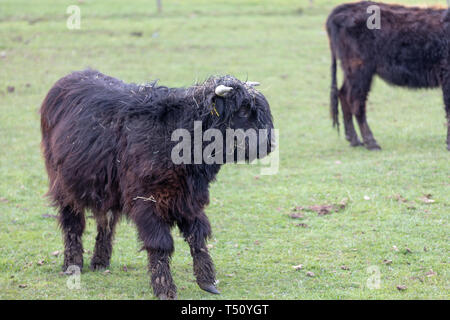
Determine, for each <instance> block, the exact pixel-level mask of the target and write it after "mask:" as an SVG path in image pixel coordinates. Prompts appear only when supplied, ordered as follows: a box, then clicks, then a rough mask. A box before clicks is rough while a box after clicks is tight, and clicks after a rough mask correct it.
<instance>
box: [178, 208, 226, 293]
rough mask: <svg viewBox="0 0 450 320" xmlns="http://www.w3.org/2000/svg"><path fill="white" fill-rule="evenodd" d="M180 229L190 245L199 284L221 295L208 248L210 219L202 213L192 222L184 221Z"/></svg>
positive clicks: (204, 288)
mask: <svg viewBox="0 0 450 320" xmlns="http://www.w3.org/2000/svg"><path fill="white" fill-rule="evenodd" d="M178 227H179V228H180V230H181V232H182V233H183V236H184V239H185V240H186V242H187V243H188V244H189V247H190V250H191V255H192V259H193V264H194V275H195V278H196V279H197V284H198V285H199V287H200V288H201V289H203V290H205V291H208V292H210V293H214V294H219V293H220V292H219V291H218V290H217V288H216V271H215V268H214V264H213V261H212V259H211V256H210V255H209V252H208V248H207V247H206V239H207V238H208V237H209V236H210V235H211V226H210V224H209V221H208V217H207V216H206V215H205V214H204V213H202V214H201V215H199V216H198V217H196V218H195V219H193V220H192V221H187V220H184V219H183V220H182V221H181V222H179V223H178Z"/></svg>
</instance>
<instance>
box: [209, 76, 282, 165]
mask: <svg viewBox="0 0 450 320" xmlns="http://www.w3.org/2000/svg"><path fill="white" fill-rule="evenodd" d="M258 85H259V83H257V82H250V81H246V82H241V81H240V80H238V79H236V78H234V77H232V76H225V77H220V78H211V79H209V80H208V81H206V82H205V83H204V86H205V89H207V90H208V91H209V92H211V95H210V102H209V106H208V108H207V110H209V115H208V119H209V123H208V128H215V129H218V130H220V131H221V132H222V135H223V137H224V145H223V147H224V149H223V150H225V152H224V162H237V161H242V160H244V161H246V162H251V161H253V160H255V159H256V158H258V159H259V158H263V157H265V156H266V155H268V154H269V153H270V152H271V151H273V150H274V148H275V135H274V130H273V129H274V126H273V120H272V114H271V112H270V106H269V103H268V102H267V100H266V98H265V97H264V95H263V94H261V93H260V92H259V91H257V90H256V88H255V87H256V86H258Z"/></svg>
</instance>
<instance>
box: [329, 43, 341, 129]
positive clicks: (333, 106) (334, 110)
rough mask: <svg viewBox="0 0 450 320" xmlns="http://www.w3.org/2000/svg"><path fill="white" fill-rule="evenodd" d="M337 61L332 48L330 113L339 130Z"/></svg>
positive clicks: (334, 125)
mask: <svg viewBox="0 0 450 320" xmlns="http://www.w3.org/2000/svg"><path fill="white" fill-rule="evenodd" d="M336 69H337V62H336V54H335V53H334V50H333V49H331V93H330V113H331V118H332V119H333V127H337V130H338V132H339V98H338V94H339V93H338V88H337V75H336V73H337V70H336Z"/></svg>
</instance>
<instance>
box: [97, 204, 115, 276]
mask: <svg viewBox="0 0 450 320" xmlns="http://www.w3.org/2000/svg"><path fill="white" fill-rule="evenodd" d="M95 219H96V221H97V237H96V238H95V248H94V254H93V256H92V259H91V270H101V269H106V268H107V267H109V262H110V259H111V254H112V242H113V237H114V230H115V227H116V224H117V220H118V214H117V213H113V212H112V211H108V212H107V213H106V214H105V213H98V214H95Z"/></svg>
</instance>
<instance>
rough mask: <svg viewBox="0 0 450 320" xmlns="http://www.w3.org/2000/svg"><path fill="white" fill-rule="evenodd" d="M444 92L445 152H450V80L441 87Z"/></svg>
mask: <svg viewBox="0 0 450 320" xmlns="http://www.w3.org/2000/svg"><path fill="white" fill-rule="evenodd" d="M442 91H443V92H444V104H445V114H446V118H447V150H448V151H450V80H448V81H446V82H445V83H444V85H443V86H442Z"/></svg>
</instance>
